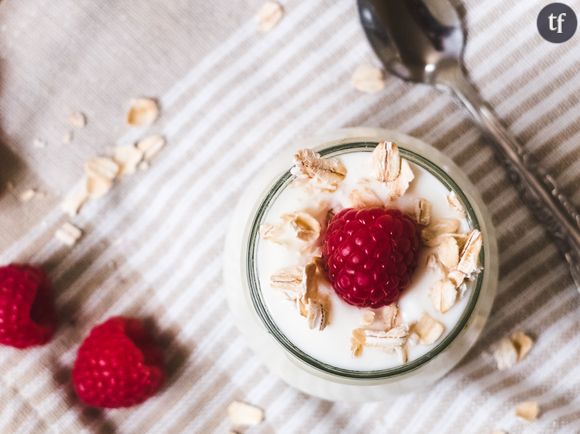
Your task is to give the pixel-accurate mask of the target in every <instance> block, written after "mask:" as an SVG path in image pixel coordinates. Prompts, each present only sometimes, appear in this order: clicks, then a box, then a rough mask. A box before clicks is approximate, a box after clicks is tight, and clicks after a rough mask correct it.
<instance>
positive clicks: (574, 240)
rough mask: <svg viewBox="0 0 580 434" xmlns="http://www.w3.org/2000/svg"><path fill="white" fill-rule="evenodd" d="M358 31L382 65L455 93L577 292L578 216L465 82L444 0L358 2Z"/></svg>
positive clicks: (454, 17) (458, 40)
mask: <svg viewBox="0 0 580 434" xmlns="http://www.w3.org/2000/svg"><path fill="white" fill-rule="evenodd" d="M357 2H358V10H359V15H360V19H361V23H362V26H363V29H364V31H365V33H366V35H367V38H368V39H369V41H370V43H371V46H372V47H373V49H374V51H375V53H376V54H377V56H378V57H379V59H380V60H381V61H382V62H383V64H384V65H385V68H386V69H387V70H389V71H390V72H391V73H393V74H395V75H396V76H398V77H400V78H402V79H403V80H407V81H412V82H416V83H426V84H430V85H432V86H435V87H436V88H438V89H440V90H444V91H448V92H450V93H452V94H454V95H455V96H456V97H457V98H459V100H460V101H461V102H462V103H463V105H464V106H465V108H467V110H468V111H469V113H470V114H471V116H472V117H473V119H474V120H475V122H476V123H477V124H478V125H479V126H480V127H481V129H482V130H483V131H484V132H485V133H486V135H487V136H488V137H489V138H490V139H491V142H492V143H493V144H494V145H495V149H496V151H497V156H498V158H499V160H500V161H501V162H502V163H503V164H504V165H505V167H506V169H507V171H508V173H509V176H510V179H511V180H512V181H513V182H514V184H515V185H516V187H517V189H518V190H519V193H520V195H521V196H522V199H524V201H525V202H526V203H527V204H528V206H529V207H530V209H531V210H532V211H533V213H534V214H535V216H536V217H537V219H538V220H539V221H540V223H542V226H543V227H544V228H545V229H546V230H547V231H548V232H549V233H550V234H551V235H552V236H553V239H554V241H555V243H556V244H557V246H558V248H559V249H560V251H561V252H562V255H563V256H564V258H565V259H566V261H567V262H568V264H569V266H570V274H571V275H572V278H573V279H574V282H575V283H576V286H577V288H578V290H579V291H580V215H579V214H578V212H577V211H576V209H575V208H574V206H573V205H572V204H571V203H570V202H569V201H568V200H567V199H566V198H565V197H564V196H563V195H562V193H561V192H560V191H559V189H558V187H557V186H556V184H555V183H554V180H553V179H552V177H551V176H550V175H548V174H547V173H546V172H545V171H543V170H542V169H541V168H540V167H539V166H538V165H537V164H536V162H535V161H534V160H533V158H532V157H531V156H530V155H529V154H527V153H526V152H525V151H524V149H523V148H522V146H521V145H520V144H519V143H518V142H517V140H516V139H515V137H514V136H513V135H512V134H511V133H510V132H509V131H507V130H506V128H505V127H504V126H503V125H502V124H501V122H500V121H499V120H498V118H497V117H496V115H495V114H494V113H493V111H492V110H491V109H490V108H489V107H488V106H487V105H486V103H485V102H484V101H483V100H482V99H481V97H480V96H479V95H478V93H477V90H476V89H475V88H474V87H473V85H472V84H471V83H470V82H469V81H468V80H467V78H466V76H465V74H464V72H463V69H462V66H461V63H462V62H461V58H462V54H463V48H464V45H465V38H464V32H463V27H462V24H461V19H460V17H459V15H458V14H457V11H456V10H455V9H454V8H453V6H452V5H451V3H449V1H448V0H405V1H401V0H357Z"/></svg>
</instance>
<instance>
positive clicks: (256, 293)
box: [245, 139, 485, 380]
mask: <svg viewBox="0 0 580 434" xmlns="http://www.w3.org/2000/svg"><path fill="white" fill-rule="evenodd" d="M378 143H379V142H378V141H370V140H364V141H360V140H356V139H355V140H354V141H352V142H346V143H340V144H336V145H330V146H324V147H322V148H320V149H317V152H318V153H319V154H320V155H321V156H323V157H333V156H339V155H344V154H349V153H354V152H369V153H370V152H372V150H373V149H374V148H375V147H376V146H377V144H378ZM399 151H400V154H401V156H402V157H403V158H405V159H407V160H408V161H410V162H412V163H414V164H417V165H418V166H420V167H421V168H423V169H425V170H427V171H428V172H429V173H430V174H432V175H433V176H435V177H436V178H437V179H438V180H439V182H441V183H442V184H443V185H444V186H445V187H446V188H447V189H448V190H450V191H453V192H455V194H456V195H457V197H458V199H459V201H460V202H461V203H462V205H463V207H464V209H465V212H466V219H467V221H468V224H469V226H470V227H471V228H474V229H478V230H481V224H480V221H479V220H478V218H477V214H476V212H475V209H474V207H473V205H472V203H471V202H470V201H469V199H468V198H467V196H466V194H465V193H464V192H463V190H462V189H461V187H459V185H458V184H457V183H456V182H455V181H454V180H453V179H452V178H451V177H450V176H449V175H448V174H447V173H446V172H445V170H443V169H442V168H441V167H439V166H438V165H436V164H435V163H433V162H432V161H430V160H428V159H426V158H425V157H423V156H422V155H420V154H419V153H417V152H415V151H412V150H410V149H408V148H406V147H405V146H404V145H399ZM294 178H295V177H294V175H292V174H291V173H290V169H288V170H287V171H286V172H284V173H283V174H282V175H281V176H279V177H278V178H277V179H276V180H275V181H274V182H273V184H272V185H271V186H270V188H269V189H268V191H267V193H266V194H265V196H264V197H263V198H262V199H261V201H260V204H259V205H258V207H257V209H256V211H255V213H254V215H253V218H252V221H251V226H250V232H249V236H248V245H247V255H246V264H245V266H246V277H247V280H248V282H247V283H248V288H249V292H250V298H251V300H252V305H253V307H254V310H255V311H256V313H257V315H258V317H259V318H260V320H261V321H262V323H263V324H264V326H265V327H266V330H267V331H268V333H269V334H270V335H272V336H273V337H274V339H275V340H276V341H277V342H278V343H279V344H280V345H281V346H282V347H283V348H284V349H285V350H286V351H287V352H288V353H289V354H291V355H293V356H294V357H295V358H297V359H298V360H300V361H301V362H303V363H305V364H306V365H308V366H310V367H312V368H314V369H316V370H318V371H322V372H324V373H326V374H331V375H335V376H339V377H342V378H345V379H369V380H370V379H373V380H376V379H386V378H391V377H395V376H400V375H403V374H407V373H409V372H411V371H414V370H416V369H419V368H420V367H422V366H424V365H425V364H427V363H429V362H430V361H431V360H433V359H434V358H435V357H437V356H438V355H439V354H441V353H442V352H443V351H444V350H445V349H446V348H447V347H448V346H449V345H450V344H451V343H452V342H453V341H454V340H455V339H456V338H457V337H458V335H459V334H460V333H461V331H462V330H463V329H464V328H465V326H466V325H467V323H468V321H469V319H470V318H471V315H472V313H473V311H474V309H475V306H476V305H477V302H478V300H479V296H480V293H481V290H482V284H483V280H484V273H485V269H484V270H483V271H482V272H481V273H479V274H478V275H477V278H476V281H475V282H474V285H473V288H472V289H471V291H470V296H469V299H468V301H467V305H466V306H465V308H464V310H463V312H462V314H461V316H460V318H459V320H458V321H457V323H456V324H455V326H454V327H453V328H452V329H451V330H450V332H449V333H448V334H447V335H446V336H445V337H444V338H443V339H442V340H441V341H440V342H439V343H438V344H437V345H435V346H434V347H433V348H432V349H430V350H429V351H427V352H426V353H425V354H423V355H421V356H420V357H417V358H416V359H414V360H412V361H410V362H407V363H403V364H401V365H398V366H395V367H391V368H387V369H379V370H367V371H358V370H352V369H345V368H340V367H337V366H333V365H331V364H328V363H325V362H322V361H320V360H318V359H316V358H314V357H312V356H310V355H309V354H307V353H306V352H304V351H303V350H302V349H300V348H299V347H298V346H296V345H295V344H294V343H293V342H292V341H290V339H288V338H287V337H286V335H285V334H284V333H283V332H282V331H281V330H280V329H279V327H278V326H277V324H276V322H275V321H274V319H273V318H272V316H271V314H270V312H269V310H268V307H267V304H266V302H265V300H264V296H263V293H262V287H261V285H260V279H259V278H258V275H259V274H258V261H257V251H258V244H259V243H258V241H259V228H260V225H261V224H262V223H263V219H264V217H265V215H266V214H267V213H268V211H269V209H270V207H271V206H272V204H273V203H274V202H275V200H276V199H277V197H278V196H279V195H280V194H281V193H282V191H284V189H285V188H286V187H288V185H289V184H290V183H291V182H292V181H293V180H294ZM479 260H480V263H481V264H484V263H485V247H484V246H482V248H481V251H480V257H479Z"/></svg>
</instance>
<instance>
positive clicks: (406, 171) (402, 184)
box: [387, 159, 415, 200]
mask: <svg viewBox="0 0 580 434" xmlns="http://www.w3.org/2000/svg"><path fill="white" fill-rule="evenodd" d="M413 179H415V174H414V173H413V170H412V169H411V166H410V164H409V162H408V161H407V160H404V159H402V160H401V173H399V177H398V178H397V179H396V180H395V181H392V182H387V188H388V190H389V200H396V199H398V198H399V197H401V196H402V195H404V194H405V193H406V192H407V189H408V188H409V185H410V184H411V181H413Z"/></svg>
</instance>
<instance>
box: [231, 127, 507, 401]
mask: <svg viewBox="0 0 580 434" xmlns="http://www.w3.org/2000/svg"><path fill="white" fill-rule="evenodd" d="M299 147H300V148H302V150H301V151H299V152H294V160H295V161H294V165H293V164H292V154H290V155H287V156H280V157H279V158H278V159H277V160H276V161H275V162H272V163H271V164H269V165H268V167H267V168H266V169H265V170H264V171H262V172H261V173H260V175H259V176H258V177H257V179H255V180H254V182H253V183H252V185H250V186H249V187H248V189H247V191H246V193H245V194H244V196H243V197H242V198H241V200H240V202H239V204H238V206H237V208H236V211H235V213H234V216H233V220H232V225H231V228H230V231H229V235H228V239H227V242H226V259H225V266H224V278H225V282H226V288H227V298H228V302H229V304H230V308H231V309H232V311H233V313H234V315H235V318H236V323H237V325H238V326H239V328H240V329H241V330H242V331H243V332H244V333H245V334H246V335H247V336H248V337H249V342H250V345H251V346H252V347H253V349H254V350H255V351H256V353H257V354H258V355H259V356H260V357H261V359H262V360H263V362H264V363H265V364H266V365H267V366H268V367H269V368H270V369H271V370H272V371H274V372H275V373H277V374H278V375H279V376H281V377H282V378H283V379H284V380H285V381H286V382H288V383H289V384H291V385H293V386H295V387H297V388H299V389H300V390H302V391H304V392H306V393H310V394H312V395H316V396H319V397H322V398H325V399H331V400H347V401H370V400H378V399H383V398H384V397H387V396H392V395H393V394H398V393H401V392H404V391H407V390H411V389H415V388H417V387H421V386H425V385H427V384H429V383H431V382H433V381H435V380H436V379H437V378H439V377H441V376H442V375H444V374H445V373H446V372H447V371H448V370H449V369H451V368H452V367H453V365H455V364H456V363H457V362H458V361H459V360H460V359H461V358H462V357H463V355H465V353H466V352H467V351H468V350H469V348H470V347H471V346H472V345H473V343H474V342H475V340H476V339H477V336H478V335H479V333H480V332H481V329H482V327H483V325H484V323H485V321H486V319H487V316H488V315H489V311H490V309H491V304H492V301H493V297H494V294H495V288H496V285H497V248H496V241H495V234H494V230H493V226H492V224H491V220H490V218H489V214H488V213H487V211H486V209H485V207H484V204H483V203H482V201H481V198H480V197H479V195H478V193H477V192H476V190H475V188H474V187H473V185H472V184H471V183H470V182H469V180H468V179H467V178H466V177H465V176H464V175H463V174H462V173H461V171H460V170H459V169H458V168H457V167H456V166H455V165H454V164H453V163H452V162H451V161H450V160H449V159H447V158H446V157H445V156H443V155H442V154H441V153H440V152H438V151H437V150H435V149H433V148H432V147H430V146H429V145H426V144H424V143H422V142H420V141H419V140H417V139H415V138H412V137H409V136H406V135H403V134H401V133H397V132H393V131H386V130H374V129H373V130H370V129H355V130H343V131H340V132H337V133H334V134H331V135H327V136H325V137H321V138H316V139H312V140H310V141H305V142H304V143H302V144H301V145H299ZM311 148H314V151H312V150H310V149H311ZM300 158H302V159H306V160H308V159H314V160H312V161H306V162H305V161H302V162H301V161H300ZM296 159H298V161H296ZM317 164H321V165H322V167H323V168H325V167H326V169H329V173H326V174H324V173H323V172H321V173H319V174H316V173H314V172H316V170H314V171H313V170H312V168H313V167H314V168H315V169H316V167H317V166H316V165H317ZM348 209H356V210H359V209H363V210H369V209H376V210H379V211H376V212H377V213H381V212H382V211H381V209H390V210H393V209H394V210H398V211H400V212H401V213H402V214H404V215H406V216H407V217H408V218H409V219H412V220H413V221H414V222H415V225H416V228H417V237H419V238H420V240H421V241H420V247H419V248H418V250H417V255H416V258H415V264H414V265H413V271H412V274H411V276H410V281H409V282H408V284H406V285H405V287H404V288H401V291H400V295H399V296H397V297H396V300H394V302H389V303H388V304H386V303H385V305H382V306H364V305H362V306H361V305H352V304H349V302H348V300H346V299H343V298H342V297H341V296H340V295H339V292H338V291H336V290H335V289H336V288H335V285H336V284H337V282H336V281H335V282H332V283H331V280H332V279H329V275H328V267H327V264H326V263H325V260H326V258H324V257H323V256H324V255H322V252H321V250H322V247H323V246H322V245H323V243H324V239H325V238H324V237H325V233H326V229H327V227H328V225H329V223H331V222H332V219H333V218H334V216H335V215H336V214H337V213H340V212H341V211H343V210H348ZM347 268H348V267H347ZM347 271H348V270H347ZM354 289H355V290H356V285H355V288H354Z"/></svg>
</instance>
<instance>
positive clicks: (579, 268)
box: [439, 68, 580, 291]
mask: <svg viewBox="0 0 580 434" xmlns="http://www.w3.org/2000/svg"><path fill="white" fill-rule="evenodd" d="M439 83H440V84H441V85H443V86H444V87H446V88H448V89H450V90H451V91H453V93H455V95H456V96H457V97H458V98H459V99H460V100H461V102H462V103H463V105H464V106H465V107H466V108H467V110H468V111H469V113H470V114H471V116H472V117H473V119H474V120H475V121H476V122H477V124H478V125H479V126H480V127H481V128H482V129H483V131H484V132H485V133H486V134H487V135H488V136H489V137H490V138H491V139H492V141H493V143H494V145H495V149H496V151H497V152H496V153H497V156H498V158H499V160H500V161H501V162H502V163H503V164H504V166H505V168H506V169H507V171H508V174H509V177H510V179H511V180H512V182H513V183H514V185H515V186H516V188H517V190H518V192H519V194H520V195H521V197H522V199H523V200H524V202H525V203H526V204H527V205H528V206H529V207H530V209H531V211H532V212H533V213H534V215H535V216H536V218H537V219H538V221H539V222H540V223H542V225H543V226H544V228H545V229H546V230H547V231H548V232H549V233H550V234H551V235H552V237H553V239H554V241H555V242H556V244H557V246H558V248H559V249H560V251H561V252H562V255H563V256H564V258H565V259H566V261H567V262H568V265H569V267H570V274H571V275H572V278H573V279H574V282H575V283H576V287H577V288H578V291H580V215H579V214H578V212H577V211H576V209H575V207H574V205H572V203H571V202H570V201H569V200H568V199H567V198H566V197H565V196H564V195H563V194H562V193H561V192H560V190H559V188H558V186H557V185H556V183H555V182H554V179H553V178H552V177H551V176H550V175H548V174H547V173H546V172H545V171H544V170H543V169H542V168H541V167H540V166H539V165H538V164H537V162H536V161H535V160H534V158H532V156H531V155H529V154H528V153H526V152H525V151H524V149H523V148H522V146H521V145H520V144H519V143H518V142H517V140H516V139H515V137H514V136H513V135H512V134H511V133H510V132H509V131H508V130H506V128H505V127H504V126H503V125H502V124H501V122H500V121H499V120H498V119H497V117H496V115H495V114H494V113H493V112H492V111H491V109H489V108H488V107H487V105H486V103H485V102H484V101H483V100H482V99H481V97H480V96H479V94H478V92H477V91H476V90H475V88H474V87H473V86H472V85H471V83H469V82H468V81H467V79H466V78H465V75H464V74H463V72H462V71H461V69H460V68H456V69H455V68H454V69H453V72H452V73H450V74H446V75H444V76H442V77H440V80H439Z"/></svg>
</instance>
